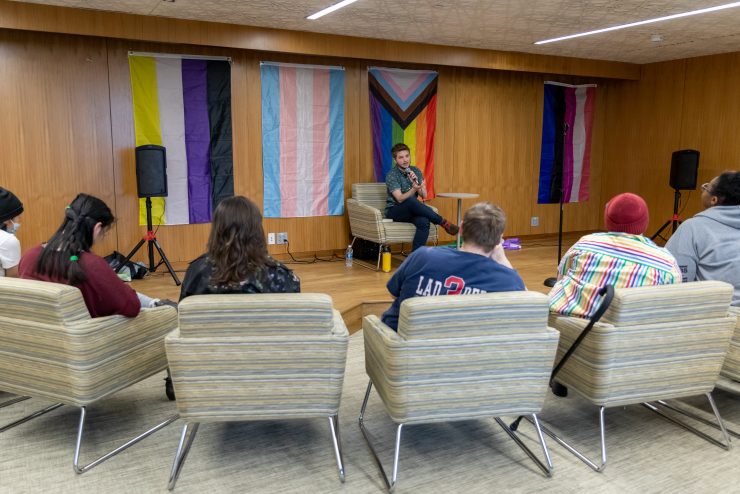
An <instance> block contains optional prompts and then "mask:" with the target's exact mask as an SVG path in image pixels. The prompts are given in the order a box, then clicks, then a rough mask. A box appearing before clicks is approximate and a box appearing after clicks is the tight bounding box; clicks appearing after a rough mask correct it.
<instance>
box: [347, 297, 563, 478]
mask: <svg viewBox="0 0 740 494" xmlns="http://www.w3.org/2000/svg"><path fill="white" fill-rule="evenodd" d="M547 316H548V300H547V296H545V295H544V294H541V293H536V292H507V293H488V294H482V295H461V296H437V297H418V298H412V299H408V300H405V301H404V302H403V303H402V304H401V311H400V318H399V324H398V332H397V333H396V332H395V331H393V330H392V329H391V328H389V327H388V326H386V325H385V324H383V322H382V321H381V320H380V319H378V317H376V316H366V317H365V319H364V321H363V332H364V339H365V369H366V371H367V374H368V376H369V377H370V382H369V384H368V387H367V391H366V393H365V400H364V402H363V404H362V409H361V412H360V428H361V429H362V432H363V435H364V436H365V439H366V441H367V442H368V446H369V447H370V450H371V452H372V453H373V455H374V456H375V460H376V462H377V464H378V466H379V467H380V470H381V472H382V473H383V476H384V480H385V482H386V485H387V487H388V488H389V490H393V488H394V487H395V484H396V479H397V474H398V457H399V450H400V445H401V431H402V428H403V427H404V426H406V425H414V424H426V423H433V422H449V421H456V420H469V419H481V418H492V417H493V418H495V420H496V422H497V423H498V424H499V425H500V426H501V427H502V428H503V429H504V430H505V431H506V432H507V434H509V435H510V436H511V437H512V438H513V439H514V440H515V441H516V442H517V444H518V445H519V446H520V447H522V448H523V449H525V451H526V452H527V453H528V455H529V456H530V458H532V459H533V460H534V461H535V462H536V463H537V465H538V466H539V467H540V468H541V469H542V470H543V472H545V474H546V475H548V476H549V475H550V469H551V467H552V463H551V461H550V456H549V454H548V451H547V446H546V444H545V441H544V438H543V436H542V433H541V432H540V430H539V423H538V422H537V416H536V414H537V413H538V412H539V411H540V409H541V408H542V404H543V402H544V401H545V396H546V393H547V386H548V382H549V378H550V371H551V370H552V364H553V359H554V358H555V351H556V348H557V342H558V333H557V331H555V330H553V329H552V328H549V327H548V326H547ZM373 386H375V388H376V389H377V391H378V394H379V395H380V398H381V399H382V401H383V404H384V405H385V409H386V411H387V412H388V414H389V415H390V418H391V420H392V421H393V422H394V423H395V424H396V425H397V431H396V449H395V457H394V463H393V474H392V477H391V478H390V479H388V476H387V475H385V471H384V470H383V467H382V464H381V462H380V460H379V459H378V455H377V453H376V451H375V448H374V446H373V444H372V440H371V438H370V435H369V433H368V432H367V430H366V428H365V425H364V414H365V409H366V407H367V402H368V397H369V396H370V391H371V390H372V387H373ZM520 414H521V415H525V414H526V415H532V416H533V417H532V418H533V421H534V423H535V425H536V427H537V432H538V438H539V440H540V444H541V447H542V450H543V452H544V455H545V459H546V463H547V465H545V464H544V463H542V462H541V461H539V460H538V459H536V456H535V455H534V453H532V452H531V451H530V450H529V449H528V448H527V447H526V446H525V445H524V443H523V442H522V441H521V440H520V439H519V437H518V436H517V435H516V434H515V433H514V431H512V430H511V429H510V428H509V427H508V426H507V425H506V424H504V422H503V421H502V420H501V419H500V418H499V417H500V416H502V415H520ZM461 453H463V452H461Z"/></svg>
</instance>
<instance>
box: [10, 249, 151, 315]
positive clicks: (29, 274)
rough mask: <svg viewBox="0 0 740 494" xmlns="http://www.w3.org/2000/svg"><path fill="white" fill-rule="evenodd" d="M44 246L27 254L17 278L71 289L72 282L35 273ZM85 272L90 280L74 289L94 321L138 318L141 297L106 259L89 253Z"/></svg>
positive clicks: (85, 257) (84, 258)
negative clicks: (113, 318)
mask: <svg viewBox="0 0 740 494" xmlns="http://www.w3.org/2000/svg"><path fill="white" fill-rule="evenodd" d="M41 249H43V247H42V246H41V245H39V246H37V247H34V248H33V249H31V250H29V251H28V252H26V253H25V254H24V255H23V257H22V258H21V262H20V264H19V265H18V274H19V276H20V277H21V278H25V279H28V280H38V281H51V282H54V283H61V284H63V285H69V281H68V280H66V279H61V278H56V277H55V278H51V277H49V276H48V275H40V274H38V273H37V272H36V265H37V264H38V260H39V256H40V255H41ZM77 262H79V263H80V266H81V267H82V270H83V271H84V273H85V276H86V277H87V278H86V279H85V281H83V282H82V283H81V284H79V285H75V286H76V287H77V288H79V289H80V291H81V292H82V298H83V299H84V300H85V305H87V310H88V311H90V316H91V317H103V316H110V315H114V314H121V315H122V316H126V317H136V316H137V315H138V314H139V310H140V309H141V303H140V302H139V297H138V296H137V295H136V291H134V290H133V289H132V288H131V287H130V286H128V285H126V283H124V282H123V281H122V280H121V279H120V278H119V277H118V276H117V275H116V273H115V272H114V271H113V269H111V267H110V266H109V265H108V263H107V262H105V259H103V258H102V257H99V256H96V255H95V254H92V253H90V252H83V253H82V254H80V259H79V261H77Z"/></svg>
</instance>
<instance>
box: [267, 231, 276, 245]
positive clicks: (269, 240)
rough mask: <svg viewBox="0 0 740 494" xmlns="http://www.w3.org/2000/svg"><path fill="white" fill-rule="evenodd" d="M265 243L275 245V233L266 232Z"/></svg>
mask: <svg viewBox="0 0 740 494" xmlns="http://www.w3.org/2000/svg"><path fill="white" fill-rule="evenodd" d="M267 245H275V234H274V233H268V234H267Z"/></svg>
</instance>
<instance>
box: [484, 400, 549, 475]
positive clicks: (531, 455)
mask: <svg viewBox="0 0 740 494" xmlns="http://www.w3.org/2000/svg"><path fill="white" fill-rule="evenodd" d="M532 417H533V418H534V421H533V422H532V423H533V425H534V426H535V428H536V429H537V435H538V437H539V440H540V446H542V451H543V452H544V454H545V460H546V461H547V465H545V464H544V463H542V461H540V459H539V458H537V456H536V455H535V454H534V453H533V452H532V450H531V449H529V448H528V447H527V445H526V444H524V442H522V440H521V439H520V438H519V436H517V434H516V433H515V432H514V431H513V430H511V428H510V427H509V426H508V425H506V424H505V423H504V421H503V420H501V419H500V418H498V417H494V420H495V421H496V423H497V424H498V425H500V426H501V428H502V429H503V430H504V431H505V432H506V433H507V434H508V435H509V437H510V438H512V439H513V440H514V442H515V443H516V444H517V446H519V447H520V448H521V449H522V451H524V452H525V453H527V456H529V458H530V459H531V460H532V461H533V462H534V463H535V464H536V465H537V466H538V467H539V468H540V470H542V473H544V474H545V476H547V477H552V460H551V458H550V453H549V451H547V443H545V438H544V437H543V436H542V430H541V429H540V422H539V420H537V414H534V413H533V414H532Z"/></svg>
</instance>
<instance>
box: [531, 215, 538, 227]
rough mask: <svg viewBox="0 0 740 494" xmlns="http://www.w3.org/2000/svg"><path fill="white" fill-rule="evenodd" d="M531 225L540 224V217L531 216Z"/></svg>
mask: <svg viewBox="0 0 740 494" xmlns="http://www.w3.org/2000/svg"><path fill="white" fill-rule="evenodd" d="M529 224H530V225H531V226H540V217H539V216H532V220H531V221H530V223H529Z"/></svg>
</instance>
